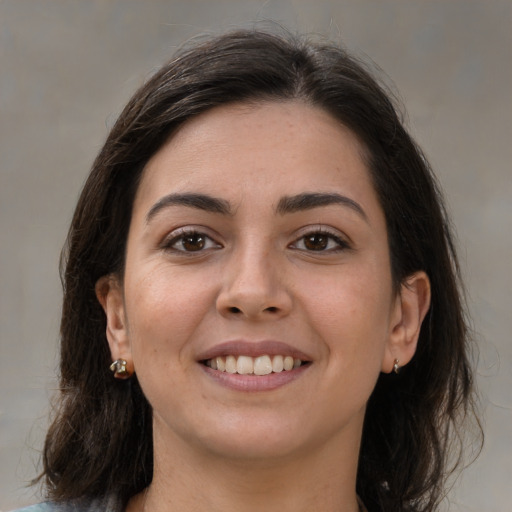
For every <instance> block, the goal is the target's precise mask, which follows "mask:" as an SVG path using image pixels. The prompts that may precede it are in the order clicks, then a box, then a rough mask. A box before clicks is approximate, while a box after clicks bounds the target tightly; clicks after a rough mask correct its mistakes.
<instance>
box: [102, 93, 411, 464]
mask: <svg viewBox="0 0 512 512" xmlns="http://www.w3.org/2000/svg"><path fill="white" fill-rule="evenodd" d="M361 153H362V148H361V145H360V144H359V142H358V140H357V139H356V137H355V136H354V135H353V134H352V133H351V132H350V131H349V130H348V129H347V128H345V127H344V126H342V125H340V123H339V122H337V121H336V120H335V119H333V118H332V117H331V116H330V115H328V114H327V113H325V112H323V111H322V110H319V109H317V108H314V107H311V106H307V105H304V104H301V103H299V102H268V103H262V104H259V105H252V106H250V105H243V104H238V105H229V106H223V107H219V108H216V109H213V110H211V111H209V112H207V113H205V114H202V115H200V116H198V117H197V118H195V119H193V120H190V121H188V122H187V123H186V124H185V125H184V126H183V127H182V128H181V129H180V130H179V131H178V132H177V133H176V134H175V135H174V136H173V137H172V138H171V139H170V140H169V141H168V142H167V143H166V144H165V145H164V146H163V147H162V149H161V150H160V151H159V152H158V153H157V154H155V155H154V157H153V158H152V159H151V160H150V161H149V163H148V164H147V166H146V168H145V170H144V173H143V177H142V181H141V184H140V187H139V190H138V192H137V195H136V199H135V203H134V208H133V216H132V220H131V226H130V230H129V236H128V244H127V254H126V268H125V274H124V280H123V283H122V285H115V284H111V285H110V289H109V292H108V300H107V301H106V304H107V314H108V317H109V328H108V337H109V341H110V345H111V351H112V355H113V357H114V358H117V357H124V358H125V359H127V360H128V362H129V364H132V365H133V367H134V369H135V371H136V374H137V377H138V379H139V382H140V385H141V387H142V389H143V391H144V393H145V395H146V397H147V399H148V400H149V402H150V404H151V406H152V407H153V414H154V429H155V443H158V442H159V441H158V440H162V442H165V443H166V444H167V445H172V444H173V443H174V445H175V446H177V445H181V446H186V447H188V448H194V449H196V450H200V451H204V452H205V453H206V452H208V453H210V454H216V455H221V456H227V457H233V456H234V457H256V458H257V457H268V456H284V455H291V454H294V453H299V451H300V452H301V453H305V451H307V450H309V449H317V448H318V447H319V446H325V447H327V446H334V444H333V443H339V442H345V443H352V444H354V443H356V445H357V443H358V441H359V436H360V432H361V428H362V421H363V417H364V411H365V405H366V402H367V400H368V398H369V396H370V394H371V392H372V389H373V387H374V385H375V382H376V379H377V377H378V375H379V372H381V371H382V370H384V371H390V370H391V367H392V365H393V359H394V357H397V355H396V353H394V351H395V348H394V343H395V337H396V336H397V334H396V332H397V329H398V328H399V327H397V326H398V325H399V324H400V321H401V314H402V312H401V305H400V298H399V296H398V297H397V296H396V295H395V294H394V293H393V288H392V282H391V273H390V261H389V254H388V241H387V234H386V224H385V219H384V214H383V212H382V209H381V207H380V205H379V202H378V199H377V196H376V193H375V190H374V188H373V186H372V183H371V181H370V177H369V174H368V170H367V168H366V166H365V164H364V162H363V159H362V158H361ZM290 358H291V359H290ZM290 361H295V366H296V367H295V368H293V369H289V366H288V365H290ZM299 362H300V366H297V364H298V363H299ZM291 364H293V362H292V363H291ZM283 366H284V367H285V368H283ZM223 367H225V368H223ZM287 368H288V369H287ZM269 372H270V373H269ZM341 440H343V441H341Z"/></svg>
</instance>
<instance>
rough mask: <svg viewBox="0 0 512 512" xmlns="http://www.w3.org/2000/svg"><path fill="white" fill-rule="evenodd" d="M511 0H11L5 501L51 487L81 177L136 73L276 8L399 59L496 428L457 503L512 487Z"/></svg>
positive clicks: (1, 403)
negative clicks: (50, 422) (47, 441)
mask: <svg viewBox="0 0 512 512" xmlns="http://www.w3.org/2000/svg"><path fill="white" fill-rule="evenodd" d="M511 12H512V9H511V3H510V2H509V1H498V0H495V1H493V0H491V1H485V0H480V1H475V0H444V1H434V0H431V1H429V0H409V1H406V0H403V1H398V0H396V1H395V0H384V1H369V0H362V1H355V0H352V1H350V0H336V1H330V2H329V1H326V0H314V1H311V0H310V1H308V0H297V1H292V0H289V1H277V0H275V1H267V2H264V1H262V0H253V1H251V0H243V1H238V2H237V1H228V0H224V1H207V0H189V1H163V0H162V1H157V0H151V1H140V0H139V1H136V0H110V1H107V0H60V1H59V0H46V1H27V0H3V1H2V0H0V212H1V213H0V237H1V238H0V240H1V243H0V280H1V281H0V351H1V352H0V389H1V393H0V510H4V511H5V510H8V509H9V508H10V507H14V506H17V505H21V504H28V503H32V502H34V501H36V500H37V499H38V498H37V495H36V494H35V491H34V489H27V488H26V487H25V485H26V483H27V481H28V480H29V479H30V478H31V477H33V476H34V474H35V469H34V464H36V463H37V460H38V456H39V449H40V447H41V442H42V437H43V434H44V429H45V425H46V416H47V414H48V411H49V406H48V400H49V397H50V396H51V393H52V389H53V388H54V387H55V382H54V380H53V378H52V376H53V375H54V371H55V367H56V347H57V331H58V323H59V309H60V283H59V278H58V272H57V262H58V257H59V251H60V248H61V246H62V244H63V242H64V237H65V233H66V230H67V226H68V223H69V220H70V216H71V213H72V209H73V206H74V203H75V201H76V198H77V195H78V192H79V189H80V187H81V184H82V183H83V180H84V178H85V176H86V174H87V172H88V169H89V167H90V165H91V163H92V160H93V158H94V156H95V154H96V153H97V151H98V150H99V148H100V146H101V144H102V141H103V140H104V138H105V136H106V134H107V131H108V128H109V127H111V126H112V124H113V121H114V120H115V118H116V116H117V115H118V113H119V111H120V109H121V108H122V106H123V104H124V103H125V102H126V100H127V99H128V97H129V95H130V94H131V93H132V92H133V91H134V89H135V88H136V87H137V86H138V85H139V84H140V83H141V82H142V81H143V80H144V79H146V78H147V77H148V76H149V75H150V74H151V72H152V71H154V70H155V69H156V67H157V66H158V65H159V64H161V63H162V62H163V61H165V60H166V59H168V58H169V57H170V56H171V54H172V53H173V51H174V49H175V48H176V45H178V44H179V43H181V42H183V41H184V40H187V39H189V38H191V37H193V36H195V35H197V34H200V33H204V32H218V31H220V30H224V29H227V28H236V27H242V26H247V25H248V24H251V23H253V22H255V21H260V23H262V24H263V25H265V21H263V22H261V20H269V19H272V20H276V21H278V22H281V23H283V24H284V25H285V26H287V27H289V28H291V29H296V28H298V29H299V30H301V31H307V32H316V33H321V34H326V35H327V36H328V37H330V38H331V39H334V40H335V41H339V40H342V41H343V42H344V43H345V44H346V45H347V46H348V47H349V48H351V49H352V50H354V51H355V52H356V53H357V54H358V55H361V56H363V57H364V56H369V57H370V58H371V59H373V60H374V61H375V62H376V63H378V65H379V66H380V67H382V69H384V70H385V71H386V73H387V75H388V77H389V80H392V81H393V82H394V83H395V84H396V86H397V88H398V90H399V91H400V92H401V95H402V98H403V99H404V102H405V104H406V105H407V108H408V114H409V122H408V123H409V127H410V129H411V131H412V133H413V134H414V135H415V137H416V138H417V139H418V141H419V142H420V144H421V145H422V146H423V148H424V149H425V151H426V153H427V155H428V156H429V158H430V159H431V161H432V163H433V165H434V167H435V169H437V172H438V175H439V178H440V180H441V183H442V184H443V186H444V188H445V191H446V195H447V199H448V203H449V206H450V210H451V212H452V214H453V218H454V221H455V224H456V226H457V229H458V234H459V245H460V250H461V258H462V263H463V270H464V273H465V275H466V278H467V283H468V290H469V302H470V307H471V310H472V313H473V318H474V325H475V330H476V333H477V338H478V340H479V344H480V357H479V362H478V375H479V386H480V393H481V397H482V411H483V415H484V427H485V433H486V444H485V447H484V450H483V452H482V454H481V456H480V458H479V459H478V460H477V462H476V463H475V464H474V465H472V466H471V467H470V468H469V469H468V470H467V471H466V472H465V473H464V474H463V476H462V478H461V479H460V480H459V481H458V482H457V484H456V486H455V488H454V489H453V491H452V492H451V494H450V500H451V503H450V504H449V506H448V507H447V508H449V510H453V511H459V510H460V511H475V512H477V511H478V512H507V511H510V510H511V502H512V499H511V498H512V491H511V487H512V396H511V395H512V344H511V343H510V333H511V332H512V322H511V317H512V314H511V311H510V303H511V301H510V299H511V295H512V272H511V269H510V264H511V262H512V237H511V235H510V223H511V222H510V221H511V219H512V215H511V210H512V179H511V168H510V165H511V164H510V163H511V162H512V152H511V147H512V137H511V136H512V101H511V93H510V91H512V23H511V16H512V14H511Z"/></svg>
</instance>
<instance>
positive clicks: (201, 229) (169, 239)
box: [160, 226, 222, 255]
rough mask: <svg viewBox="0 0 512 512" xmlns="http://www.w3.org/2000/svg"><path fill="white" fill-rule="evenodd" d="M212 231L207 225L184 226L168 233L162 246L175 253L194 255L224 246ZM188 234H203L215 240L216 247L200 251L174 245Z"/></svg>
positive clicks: (212, 240)
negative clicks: (187, 249)
mask: <svg viewBox="0 0 512 512" xmlns="http://www.w3.org/2000/svg"><path fill="white" fill-rule="evenodd" d="M210 233H211V229H208V228H206V227H205V226H182V227H179V228H176V229H174V230H172V231H171V232H170V233H168V234H167V235H166V236H165V237H164V239H163V240H162V242H161V244H160V248H161V249H163V250H168V251H173V252H174V253H178V254H184V255H193V254H194V253H196V254H199V253H203V252H206V251H208V250H211V249H213V248H222V244H221V243H219V242H218V241H217V239H216V238H217V237H214V236H212V235H211V234H210ZM187 235H202V236H203V237H204V238H206V239H208V240H210V241H211V242H213V244H214V245H215V247H207V248H204V249H201V250H198V251H185V250H182V249H177V248H175V247H173V245H174V244H176V243H177V242H179V240H180V239H181V238H183V237H185V236H187Z"/></svg>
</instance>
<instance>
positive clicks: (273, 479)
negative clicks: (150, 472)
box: [127, 434, 359, 512]
mask: <svg viewBox="0 0 512 512" xmlns="http://www.w3.org/2000/svg"><path fill="white" fill-rule="evenodd" d="M167 441H168V440H167ZM340 441H342V440H340ZM162 442H163V440H162V439H159V436H158V434H156V435H155V440H154V446H155V460H154V476H153V482H152V483H151V485H150V486H149V487H148V489H147V490H146V491H145V492H143V493H141V494H140V495H138V496H136V497H134V498H133V499H132V500H131V501H130V503H129V506H128V508H127V512H148V511H150V510H151V511H152V512H177V511H183V510H186V511H187V512H195V511H198V512H199V511H204V510H208V511H211V512H220V511H222V512H226V511H235V510H244V511H245V512H256V511H261V510H265V511H266V512H278V511H279V512H281V511H282V510H294V511H295V512H302V511H304V512H306V511H308V512H310V511H311V510H322V511H323V512H341V511H343V512H357V511H358V510H359V507H358V504H357V497H356V493H355V485H356V472H357V459H358V454H359V444H358V443H354V442H352V443H351V444H349V443H343V442H340V443H338V446H333V444H332V442H331V443H329V444H328V445H325V446H317V447H315V449H311V450H309V451H307V450H304V451H302V452H301V453H300V454H299V455H297V454H292V455H289V456H284V457H279V458H272V459H270V458H266V459H264V460H261V459H250V460H248V459H246V458H243V459H242V458H235V457H231V458H228V457H219V456H218V455H217V454H205V453H203V452H200V451H196V450H193V449H191V448H190V446H188V445H184V444H180V443H177V444H174V446H173V450H172V453H166V451H165V450H160V449H159V448H158V447H159V446H162V444H161V443H162ZM164 446H165V445H164ZM177 461H179V463H177Z"/></svg>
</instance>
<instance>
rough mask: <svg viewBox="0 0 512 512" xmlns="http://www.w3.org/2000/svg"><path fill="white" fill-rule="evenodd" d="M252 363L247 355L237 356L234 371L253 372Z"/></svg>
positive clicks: (240, 372) (245, 373)
mask: <svg viewBox="0 0 512 512" xmlns="http://www.w3.org/2000/svg"><path fill="white" fill-rule="evenodd" d="M253 371H254V365H253V362H252V357H249V356H238V359H237V361H236V372H237V373H239V374H240V375H247V374H249V373H253Z"/></svg>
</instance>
